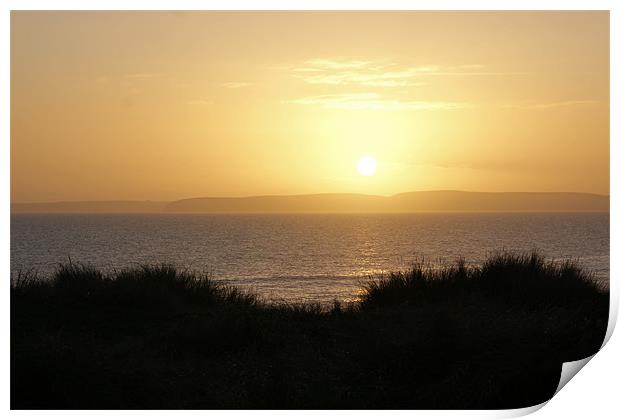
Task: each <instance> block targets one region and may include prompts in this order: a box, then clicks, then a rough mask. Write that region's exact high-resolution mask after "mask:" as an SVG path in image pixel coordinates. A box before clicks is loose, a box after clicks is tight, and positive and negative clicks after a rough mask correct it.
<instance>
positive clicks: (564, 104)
mask: <svg viewBox="0 0 620 420" xmlns="http://www.w3.org/2000/svg"><path fill="white" fill-rule="evenodd" d="M595 103H598V101H593V100H573V101H561V102H547V103H539V104H533V105H530V106H528V108H532V109H548V108H561V107H567V106H575V105H591V104H595Z"/></svg>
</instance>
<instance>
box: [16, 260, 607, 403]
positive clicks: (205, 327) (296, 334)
mask: <svg viewBox="0 0 620 420" xmlns="http://www.w3.org/2000/svg"><path fill="white" fill-rule="evenodd" d="M11 280H12V281H11V284H12V285H11V407H12V408H13V409H42V408H46V409H54V408H56V409H61V408H62V409H72V408H81V409H164V408H167V409H184V408H187V409H215V408H239V409H245V408H254V409H262V408H291V409H301V408H310V409H313V408H316V409H319V408H321V409H327V408H351V409H352V408H377V409H378V408H388V409H391V408H403V409H404V408H409V409H432V408H443V409H466V408H477V409H491V408H520V407H526V406H531V405H535V404H538V403H541V402H543V401H546V400H547V399H549V398H550V397H551V396H552V395H553V393H554V391H555V388H556V386H557V383H558V380H559V376H560V371H561V364H562V363H563V362H565V361H570V360H576V359H580V358H584V357H586V356H589V355H592V354H593V353H595V352H596V351H597V350H598V349H599V348H600V346H601V344H602V342H603V338H604V336H605V331H606V327H607V318H608V307H609V294H608V291H607V290H606V288H605V287H602V286H601V285H600V284H597V282H596V281H595V280H594V279H593V278H592V276H590V275H589V274H588V273H586V272H584V271H583V270H582V269H581V268H580V266H579V264H577V263H576V262H565V263H555V262H553V261H549V260H546V259H545V258H543V257H542V256H540V255H538V254H536V253H532V254H527V255H514V254H507V253H498V254H496V255H493V256H491V257H490V258H489V259H488V260H487V261H486V262H485V263H484V264H482V265H481V266H469V265H467V264H466V263H465V262H462V261H461V262H458V263H457V264H455V265H454V266H451V267H446V268H443V269H439V270H436V269H431V268H428V267H425V266H423V265H416V266H413V267H412V268H411V269H410V270H409V271H406V272H395V273H391V274H389V275H386V276H383V277H379V278H374V279H372V280H370V281H369V282H367V283H366V284H365V285H364V286H363V292H362V294H361V297H360V300H359V302H356V303H354V304H350V305H344V304H340V303H336V304H334V305H333V307H330V308H325V307H322V306H320V305H318V304H305V305H304V304H273V303H265V302H263V301H261V299H260V298H259V297H257V296H255V295H252V294H249V293H245V292H242V291H239V290H237V289H235V288H230V287H222V286H220V285H218V283H217V282H215V281H213V280H212V279H210V278H209V276H208V275H204V274H198V273H193V272H187V271H181V270H178V269H176V268H175V267H173V266H170V265H154V266H141V267H138V268H131V269H126V270H122V271H117V272H113V273H110V274H106V273H102V272H101V271H99V270H97V269H95V268H93V267H89V266H85V265H80V264H74V263H69V264H65V265H60V266H59V268H58V269H57V271H56V273H55V274H54V275H53V276H52V277H51V278H38V277H37V276H36V275H32V274H27V273H26V274H24V273H18V274H16V275H15V276H13V278H12V279H11Z"/></svg>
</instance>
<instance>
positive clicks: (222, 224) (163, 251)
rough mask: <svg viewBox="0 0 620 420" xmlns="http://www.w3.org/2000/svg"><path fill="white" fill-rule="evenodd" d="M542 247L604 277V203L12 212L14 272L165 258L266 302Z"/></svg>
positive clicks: (336, 294)
mask: <svg viewBox="0 0 620 420" xmlns="http://www.w3.org/2000/svg"><path fill="white" fill-rule="evenodd" d="M501 251H511V252H517V253H523V252H531V251H538V252H540V253H542V254H543V255H545V256H546V257H547V258H549V259H554V260H556V261H564V260H566V259H574V260H578V262H579V263H580V264H581V265H582V266H583V267H584V268H585V269H586V270H587V271H589V272H590V273H592V275H593V276H595V277H596V278H598V279H600V280H601V281H603V282H608V281H609V214H608V213H557V214H551V213H540V214H533V213H480V214H472V213H467V214H455V213H433V214H277V215H274V214H260V215H259V214H256V215H213V214H201V215H178V214H106V215H103V214H97V215H94V214H12V215H11V272H12V275H13V276H14V275H15V274H16V273H17V272H19V271H30V272H36V273H38V274H39V275H40V276H43V277H45V276H49V275H51V274H52V273H53V272H54V270H55V269H56V268H57V267H58V265H59V264H61V263H66V262H68V261H69V260H71V261H72V262H79V263H85V264H90V265H93V266H95V267H97V268H99V269H101V270H103V271H112V270H118V269H122V268H127V267H135V266H138V265H140V264H158V263H171V264H174V265H176V266H177V267H178V268H180V269H184V270H192V271H198V272H207V273H209V274H210V275H211V277H212V278H213V279H214V280H216V281H218V282H221V283H222V284H225V285H233V286H237V287H239V288H241V289H243V290H247V291H251V292H253V293H256V294H258V295H259V296H260V298H261V299H264V300H266V301H275V302H317V303H330V302H333V301H334V300H335V299H338V300H340V301H343V302H348V301H354V300H355V299H357V298H358V297H359V295H360V292H361V290H362V285H363V284H364V283H365V282H367V281H369V280H370V279H372V278H376V277H378V276H381V275H385V274H386V273H389V272H392V271H400V270H406V269H407V268H408V267H410V266H411V265H412V264H415V263H424V264H427V265H429V266H430V267H441V266H445V265H450V264H453V263H455V262H456V261H457V260H459V259H464V260H465V261H466V262H467V263H469V264H480V263H482V262H483V261H484V260H485V259H486V258H487V257H488V256H490V255H492V254H493V253H495V252H501Z"/></svg>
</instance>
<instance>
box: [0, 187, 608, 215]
mask: <svg viewBox="0 0 620 420" xmlns="http://www.w3.org/2000/svg"><path fill="white" fill-rule="evenodd" d="M608 211H609V196H608V195H601V194H590V193H572V192H466V191H415V192H406V193H401V194H396V195H392V196H378V195H364V194H309V195H272V196H254V197H204V198H188V199H183V200H178V201H170V202H155V201H80V202H71V201H64V202H54V203H12V204H11V212H12V213H416V212H608Z"/></svg>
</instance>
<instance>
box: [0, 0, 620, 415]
mask: <svg viewBox="0 0 620 420" xmlns="http://www.w3.org/2000/svg"><path fill="white" fill-rule="evenodd" d="M617 4H618V2H614V1H611V0H608V1H604V0H590V1H552V0H521V1H515V0H510V1H508V0H504V1H490V0H478V1H468V2H464V1H462V0H461V1H457V0H438V1H432V2H431V1H420V0H418V1H415V0H413V1H397V0H382V1H369V0H357V1H344V0H314V1H310V0H297V1H294V2H293V1H289V2H287V1H283V0H281V1H276V0H265V1H260V2H258V1H242V0H229V1H224V0H219V1H214V0H211V1H198V0H176V1H166V0H151V1H148V2H146V1H136V0H124V1H123V0H108V1H101V0H96V1H89V2H79V1H76V0H73V1H71V0H64V1H54V2H51V1H41V0H38V1H35V0H32V1H28V0H26V1H5V2H3V6H4V14H2V20H1V22H2V35H3V36H1V37H0V48H1V49H2V61H3V62H2V65H1V66H0V77H2V79H3V82H4V83H2V85H1V87H0V93H1V95H2V98H3V100H2V102H1V104H2V105H1V106H2V115H1V117H0V129H1V130H2V133H4V135H3V137H2V138H3V141H2V144H1V145H0V176H1V178H2V182H1V183H0V191H1V194H2V197H3V200H1V201H0V212H1V213H2V215H3V217H2V219H1V221H0V235H1V240H0V247H1V248H0V249H1V250H2V256H3V257H4V258H0V270H2V271H1V272H2V273H4V274H5V278H6V282H5V286H4V288H3V289H2V290H3V296H2V297H3V300H2V303H3V305H2V308H3V310H4V313H3V316H2V320H1V322H2V327H3V331H4V337H5V341H4V342H5V343H7V344H8V337H9V317H10V315H9V293H8V273H9V271H10V268H9V267H10V247H9V241H10V235H9V227H10V223H9V205H10V178H9V177H10V169H9V165H10V150H9V139H10V126H9V122H10V118H9V115H10V114H9V113H10V89H9V86H10V13H9V11H10V10H48V9H54V10H57V9H58V10H105V9H115V10H140V9H148V10H170V9H175V10H204V9H207V10H246V9H250V10H345V9H358V10H611V13H610V21H611V22H610V23H611V57H610V58H611V73H610V74H611V104H610V112H611V116H612V118H611V131H610V134H611V137H610V138H611V139H613V140H614V141H611V140H610V157H611V165H610V171H611V183H610V191H611V213H610V216H611V221H610V233H611V254H610V264H611V266H610V278H611V279H615V278H616V272H617V265H616V264H615V261H620V251H619V248H618V247H617V246H616V241H615V238H617V234H618V223H617V217H615V216H616V215H617V211H618V208H619V207H618V197H617V195H616V194H615V192H616V188H617V180H618V168H617V166H615V165H614V163H616V164H617V163H618V145H617V142H616V141H615V140H617V139H618V120H617V118H613V117H614V116H620V114H618V94H619V92H618V76H619V75H620V68H619V66H618V42H617V40H618V39H619V35H620V34H619V33H618V24H619V23H620V20H619V19H618V15H617V14H618V10H619V9H620V8H619V7H618V6H617ZM614 6H616V7H614ZM584 175H585V176H587V174H584ZM610 284H611V287H610V289H611V294H612V305H611V313H612V315H611V322H610V328H609V330H608V336H607V338H606V340H607V339H609V336H610V333H611V331H612V329H613V326H614V325H615V321H616V318H617V312H618V290H617V288H615V287H613V286H614V282H612V281H610ZM617 341H618V339H612V340H611V341H610V342H609V343H607V345H606V346H605V348H604V349H603V351H602V352H601V354H598V355H596V357H594V358H593V361H592V362H590V363H589V364H588V366H586V367H585V368H584V372H582V373H579V375H578V376H579V379H577V380H573V381H571V382H570V383H569V384H568V385H566V387H565V388H564V389H562V391H561V392H559V393H558V395H557V396H555V397H554V398H553V399H552V400H551V401H550V402H549V403H548V404H547V407H545V409H544V410H541V411H538V412H537V413H536V416H538V417H539V418H556V417H561V418H569V419H570V418H583V417H585V416H588V417H592V416H594V417H593V418H597V419H601V418H610V419H611V418H615V416H616V415H617V407H618V404H617V403H616V399H617V396H616V392H615V389H616V383H617V382H616V377H617V374H618V373H619V372H620V368H619V366H620V363H619V362H618V358H617V357H616V356H617V355H618V354H619V353H620V352H619V349H620V347H619V345H618V344H617ZM2 356H3V357H2V361H3V365H2V366H3V368H4V369H3V372H4V375H2V379H3V380H2V382H1V385H0V386H1V387H2V395H1V398H2V402H3V407H4V409H5V410H8V409H9V404H10V400H9V390H10V376H9V369H10V352H9V346H8V345H5V346H2ZM542 405H545V404H542ZM542 405H541V406H542ZM536 408H540V407H536ZM532 411H535V408H530V409H522V410H506V411H459V412H447V411H434V412H433V411H414V412H411V411H382V412H374V411H295V412H290V411H275V412H274V411H209V412H201V411H187V412H177V411H174V412H171V411H157V412H153V411H149V412H143V411H133V412H132V411H114V412H111V411H100V412H84V411H72V412H68V411H59V412H31V411H22V412H18V411H14V412H11V413H10V414H11V415H12V416H15V417H24V418H31V417H39V416H41V415H45V416H46V417H52V418H62V419H64V418H73V417H75V416H79V417H82V416H84V415H93V416H104V417H105V418H107V417H112V416H114V417H117V418H128V417H133V416H136V415H139V416H142V415H147V416H148V417H162V416H165V417H169V416H173V415H174V416H189V417H196V418H198V417H200V418H202V417H204V416H205V415H208V416H209V417H217V418H227V419H229V418H239V417H250V416H251V417H252V418H259V419H261V418H269V419H280V418H288V417H289V416H293V415H294V416H295V417H298V418H301V419H304V418H306V419H312V420H316V417H317V416H321V417H328V418H341V417H350V418H355V419H363V418H371V417H375V416H376V415H384V416H390V417H395V418H403V419H404V418H407V419H409V418H410V417H411V416H416V417H417V416H422V417H434V418H437V417H439V418H445V417H454V416H458V417H469V418H476V419H477V418H503V417H513V416H518V415H523V414H527V413H529V412H532ZM541 416H542V417H541Z"/></svg>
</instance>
